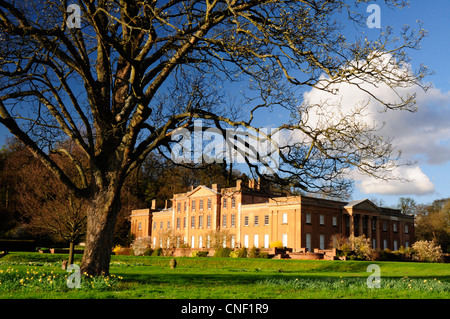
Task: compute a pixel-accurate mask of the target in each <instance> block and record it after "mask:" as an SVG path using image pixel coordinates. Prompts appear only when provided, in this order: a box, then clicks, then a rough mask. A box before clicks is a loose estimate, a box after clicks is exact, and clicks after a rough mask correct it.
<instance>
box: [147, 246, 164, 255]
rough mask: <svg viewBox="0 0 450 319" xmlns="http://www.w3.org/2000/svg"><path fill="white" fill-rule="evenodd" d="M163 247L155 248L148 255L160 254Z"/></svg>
mask: <svg viewBox="0 0 450 319" xmlns="http://www.w3.org/2000/svg"><path fill="white" fill-rule="evenodd" d="M162 254H163V249H162V248H161V247H158V248H156V249H155V250H154V251H153V252H152V254H151V255H150V256H162Z"/></svg>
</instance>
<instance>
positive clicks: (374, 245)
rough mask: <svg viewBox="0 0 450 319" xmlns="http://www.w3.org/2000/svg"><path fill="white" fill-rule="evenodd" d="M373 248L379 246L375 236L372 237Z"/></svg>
mask: <svg viewBox="0 0 450 319" xmlns="http://www.w3.org/2000/svg"><path fill="white" fill-rule="evenodd" d="M372 248H373V249H375V248H377V241H376V239H375V238H373V239H372Z"/></svg>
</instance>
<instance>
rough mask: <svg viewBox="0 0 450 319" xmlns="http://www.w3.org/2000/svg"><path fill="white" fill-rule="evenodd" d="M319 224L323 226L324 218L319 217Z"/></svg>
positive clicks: (322, 216)
mask: <svg viewBox="0 0 450 319" xmlns="http://www.w3.org/2000/svg"><path fill="white" fill-rule="evenodd" d="M319 222H320V225H325V216H324V215H319Z"/></svg>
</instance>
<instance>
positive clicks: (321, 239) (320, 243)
mask: <svg viewBox="0 0 450 319" xmlns="http://www.w3.org/2000/svg"><path fill="white" fill-rule="evenodd" d="M319 239H320V241H319V249H325V235H324V234H320V235H319Z"/></svg>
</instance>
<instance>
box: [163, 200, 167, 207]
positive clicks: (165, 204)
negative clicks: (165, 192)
mask: <svg viewBox="0 0 450 319" xmlns="http://www.w3.org/2000/svg"><path fill="white" fill-rule="evenodd" d="M164 209H167V199H166V201H165V203H164Z"/></svg>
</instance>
